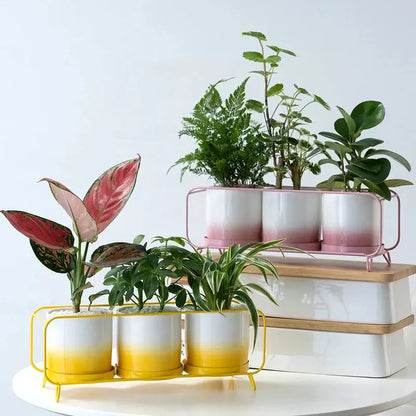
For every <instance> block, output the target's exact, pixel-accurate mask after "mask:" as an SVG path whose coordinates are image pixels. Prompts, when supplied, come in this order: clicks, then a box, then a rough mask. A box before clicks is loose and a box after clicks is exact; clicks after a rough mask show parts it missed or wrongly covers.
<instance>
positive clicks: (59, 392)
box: [55, 384, 61, 402]
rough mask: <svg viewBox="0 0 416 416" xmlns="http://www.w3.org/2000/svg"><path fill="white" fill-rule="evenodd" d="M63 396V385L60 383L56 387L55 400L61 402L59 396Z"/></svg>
mask: <svg viewBox="0 0 416 416" xmlns="http://www.w3.org/2000/svg"><path fill="white" fill-rule="evenodd" d="M60 397H61V385H60V384H58V385H57V386H56V389H55V401H56V402H59V398H60Z"/></svg>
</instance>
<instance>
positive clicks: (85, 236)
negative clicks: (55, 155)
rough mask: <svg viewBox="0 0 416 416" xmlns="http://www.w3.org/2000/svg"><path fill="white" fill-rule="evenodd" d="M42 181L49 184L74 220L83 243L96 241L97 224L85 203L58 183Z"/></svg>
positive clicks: (47, 180) (48, 180) (54, 194)
mask: <svg viewBox="0 0 416 416" xmlns="http://www.w3.org/2000/svg"><path fill="white" fill-rule="evenodd" d="M41 181H46V182H48V183H49V187H50V189H51V192H52V194H53V196H54V197H55V199H56V200H57V201H58V203H59V204H60V205H61V206H62V207H63V209H64V210H65V211H66V213H67V214H68V215H69V216H70V217H71V218H72V221H73V226H74V230H75V232H76V234H77V236H78V237H79V238H80V239H81V241H90V242H93V241H96V240H97V235H98V232H97V223H96V222H95V220H94V218H93V217H92V216H91V215H90V213H89V212H88V209H87V207H86V206H85V205H84V202H83V201H82V200H81V199H80V198H78V197H77V196H76V195H75V194H74V193H73V192H71V191H70V190H69V189H68V188H67V187H66V186H65V185H62V184H61V183H59V182H58V181H55V180H53V179H49V178H43V179H41Z"/></svg>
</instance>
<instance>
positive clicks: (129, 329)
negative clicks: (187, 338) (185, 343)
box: [117, 306, 183, 379]
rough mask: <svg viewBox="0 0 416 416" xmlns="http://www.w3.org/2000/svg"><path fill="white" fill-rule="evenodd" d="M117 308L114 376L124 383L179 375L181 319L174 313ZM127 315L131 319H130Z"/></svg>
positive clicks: (149, 308)
mask: <svg viewBox="0 0 416 416" xmlns="http://www.w3.org/2000/svg"><path fill="white" fill-rule="evenodd" d="M158 311H159V307H156V306H155V307H153V306H149V307H145V308H144V309H143V310H142V311H141V312H142V313H140V312H139V311H138V310H137V309H136V308H134V307H124V308H120V309H119V311H118V312H120V313H123V314H125V315H126V316H118V317H117V321H118V322H117V323H118V332H117V353H118V362H117V375H118V376H120V377H121V378H126V379H135V378H140V379H152V378H159V377H168V376H175V375H177V374H181V373H182V371H183V365H182V362H181V347H182V341H181V315H180V314H179V313H169V312H175V311H176V309H174V308H172V309H170V308H169V307H166V308H165V313H163V312H161V313H158ZM129 315H130V316H129Z"/></svg>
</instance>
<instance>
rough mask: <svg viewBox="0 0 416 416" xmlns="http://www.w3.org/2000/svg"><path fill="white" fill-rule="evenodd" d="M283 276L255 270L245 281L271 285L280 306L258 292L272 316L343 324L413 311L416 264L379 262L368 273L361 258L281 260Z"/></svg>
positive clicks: (381, 320)
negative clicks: (263, 274)
mask: <svg viewBox="0 0 416 416" xmlns="http://www.w3.org/2000/svg"><path fill="white" fill-rule="evenodd" d="M275 264H276V267H277V269H278V271H279V276H280V277H279V280H276V279H274V278H270V279H269V285H267V284H266V283H265V282H264V280H263V278H262V277H261V276H260V275H258V274H255V273H256V271H255V269H248V270H247V271H248V272H249V273H245V274H243V275H242V276H241V278H240V279H241V281H242V282H243V283H248V282H255V283H257V284H260V285H262V286H263V287H265V288H267V289H268V290H269V291H270V292H271V293H272V294H273V295H274V298H275V299H276V301H277V303H278V304H279V306H276V305H274V304H273V303H272V302H270V300H269V299H267V298H266V297H265V296H264V295H261V294H259V293H257V292H256V293H253V294H252V296H253V299H254V302H255V304H256V306H257V308H258V309H260V310H261V311H263V313H264V314H265V315H266V316H276V317H286V318H296V319H318V320H328V321H341V322H359V323H373V324H390V323H396V322H399V321H401V320H402V319H404V318H406V317H407V316H409V315H410V314H411V313H412V309H411V302H410V291H409V282H408V279H407V277H408V276H409V275H411V274H414V273H416V266H411V265H390V266H388V265H387V264H382V263H374V264H373V271H371V272H367V271H366V269H365V266H364V264H363V263H361V262H351V261H349V262H348V261H325V260H323V261H322V260H320V261H317V260H316V259H311V260H309V259H307V260H305V259H293V258H292V259H278V261H276V262H275Z"/></svg>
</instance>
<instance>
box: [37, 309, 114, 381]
mask: <svg viewBox="0 0 416 416" xmlns="http://www.w3.org/2000/svg"><path fill="white" fill-rule="evenodd" d="M109 313H110V312H109V311H108V310H106V309H96V308H94V309H93V310H92V311H91V312H88V311H81V312H80V313H79V314H73V313H72V310H71V309H54V310H51V311H49V312H48V316H47V319H48V321H47V328H46V360H45V361H46V375H47V377H48V378H49V379H50V380H51V381H52V382H54V383H56V384H60V383H82V382H87V381H94V380H105V379H111V378H112V377H113V376H114V367H113V366H112V365H111V354H112V338H113V337H112V328H113V324H112V317H108V316H106V317H100V316H98V317H97V316H95V317H94V316H90V315H103V314H109Z"/></svg>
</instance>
